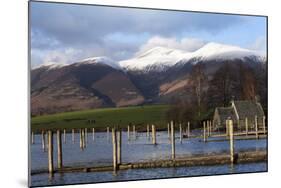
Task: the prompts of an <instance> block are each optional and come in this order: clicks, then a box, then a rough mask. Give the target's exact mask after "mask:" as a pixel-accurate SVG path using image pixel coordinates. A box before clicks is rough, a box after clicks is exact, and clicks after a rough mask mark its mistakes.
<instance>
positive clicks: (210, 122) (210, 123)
mask: <svg viewBox="0 0 281 188" xmlns="http://www.w3.org/2000/svg"><path fill="white" fill-rule="evenodd" d="M209 125H210V129H209V130H210V133H209V136H211V134H212V121H211V120H209Z"/></svg>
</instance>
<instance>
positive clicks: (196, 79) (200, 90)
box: [190, 63, 207, 119]
mask: <svg viewBox="0 0 281 188" xmlns="http://www.w3.org/2000/svg"><path fill="white" fill-rule="evenodd" d="M190 81H191V85H192V93H193V95H194V97H195V100H196V107H197V116H198V119H200V118H201V112H202V109H203V102H204V97H205V93H206V86H207V76H206V74H205V65H204V64H203V63H197V64H196V65H195V66H194V67H193V69H192V72H191V75H190Z"/></svg>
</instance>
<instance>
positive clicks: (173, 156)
mask: <svg viewBox="0 0 281 188" xmlns="http://www.w3.org/2000/svg"><path fill="white" fill-rule="evenodd" d="M171 144H172V159H173V160H175V158H176V152H175V130H174V123H173V121H171Z"/></svg>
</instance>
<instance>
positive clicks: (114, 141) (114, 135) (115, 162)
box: [111, 128, 117, 171]
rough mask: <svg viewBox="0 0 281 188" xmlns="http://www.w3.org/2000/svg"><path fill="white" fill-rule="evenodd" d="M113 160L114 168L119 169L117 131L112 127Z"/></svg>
mask: <svg viewBox="0 0 281 188" xmlns="http://www.w3.org/2000/svg"><path fill="white" fill-rule="evenodd" d="M111 132H112V157H113V159H112V162H113V170H114V171H116V170H117V151H116V150H117V146H116V132H115V129H114V128H112V131H111Z"/></svg>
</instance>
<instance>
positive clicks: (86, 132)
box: [85, 128, 88, 143]
mask: <svg viewBox="0 0 281 188" xmlns="http://www.w3.org/2000/svg"><path fill="white" fill-rule="evenodd" d="M85 143H88V129H87V128H85Z"/></svg>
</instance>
